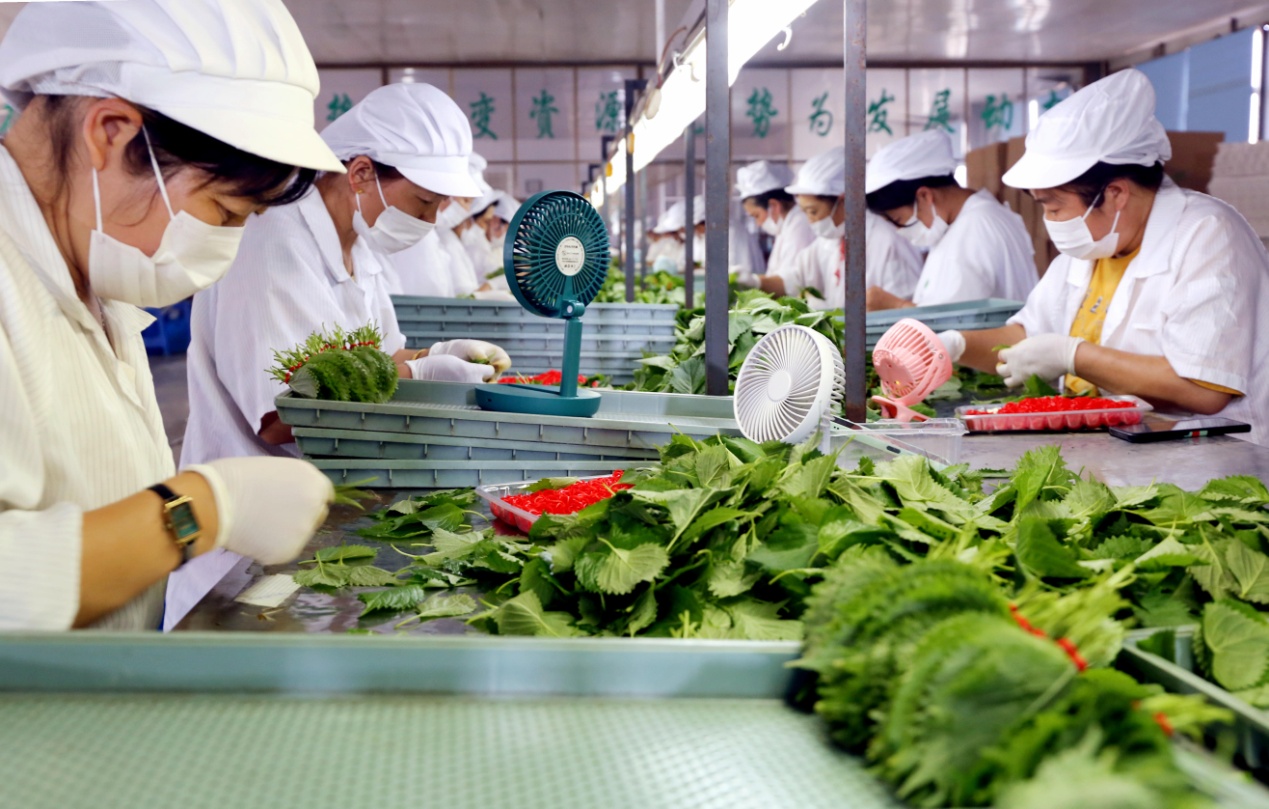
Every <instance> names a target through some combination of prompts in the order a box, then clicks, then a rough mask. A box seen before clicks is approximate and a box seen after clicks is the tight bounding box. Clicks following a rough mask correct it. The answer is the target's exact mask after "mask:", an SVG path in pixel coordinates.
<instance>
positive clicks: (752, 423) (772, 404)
mask: <svg viewBox="0 0 1269 809" xmlns="http://www.w3.org/2000/svg"><path fill="white" fill-rule="evenodd" d="M845 390H846V368H845V364H844V363H843V362H842V353H841V351H840V350H838V348H837V346H835V345H833V342H832V341H831V340H829V339H828V338H827V337H825V336H824V335H822V334H820V333H819V332H816V331H814V330H812V329H808V328H807V327H805V326H781V327H780V328H778V329H776V330H775V331H773V332H771V333H770V334H768V335H767V336H765V337H763V338H762V339H761V340H759V341H758V344H757V345H755V346H754V347H753V350H751V351H750V352H749V356H748V357H746V358H745V363H744V365H742V366H741V368H740V375H739V376H738V377H737V378H736V393H735V405H734V406H735V411H736V421H737V422H738V423H739V424H740V431H741V432H742V433H743V434H744V436H745V437H746V438H748V439H749V440H751V441H757V442H758V443H760V444H761V443H765V442H767V441H784V442H786V443H790V444H800V443H802V442H803V441H806V440H807V439H808V438H810V437H811V435H812V434H813V433H814V432H815V431H816V430H819V431H820V436H821V438H820V448H821V450H822V451H824V452H826V453H827V452H828V451H829V445H830V441H829V438H830V433H831V428H832V424H833V422H834V421H836V419H835V418H834V416H833V410H834V408H835V407H836V405H837V403H838V402H840V401H841V399H842V396H843V395H844V393H845ZM844 423H845V422H844Z"/></svg>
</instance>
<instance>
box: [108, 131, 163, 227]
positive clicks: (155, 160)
mask: <svg viewBox="0 0 1269 809" xmlns="http://www.w3.org/2000/svg"><path fill="white" fill-rule="evenodd" d="M141 134H142V136H144V137H145V148H146V149H148V150H149V152H150V165H151V166H153V167H154V176H155V177H156V178H157V179H158V181H159V193H160V194H162V195H163V204H164V205H166V206H167V215H168V218H169V219H175V218H176V214H175V213H174V212H173V211H172V200H170V199H168V196H167V183H165V182H163V172H162V171H159V159H158V158H157V157H155V156H154V145H153V144H152V143H150V133H149V132H147V131H146V129H145V127H144V126H142V127H141ZM93 177H94V179H96V175H95V174H94V175H93Z"/></svg>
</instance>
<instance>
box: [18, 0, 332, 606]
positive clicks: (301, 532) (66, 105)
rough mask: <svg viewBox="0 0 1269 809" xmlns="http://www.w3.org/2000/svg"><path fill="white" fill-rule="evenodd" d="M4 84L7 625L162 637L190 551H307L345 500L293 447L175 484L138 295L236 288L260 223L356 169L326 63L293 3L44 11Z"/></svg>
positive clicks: (157, 302)
mask: <svg viewBox="0 0 1269 809" xmlns="http://www.w3.org/2000/svg"><path fill="white" fill-rule="evenodd" d="M0 88H3V89H4V91H5V93H6V95H7V96H8V97H9V98H10V100H11V101H12V102H13V103H14V104H15V106H18V107H19V108H21V109H22V110H23V111H22V113H21V116H20V117H19V119H18V121H17V123H16V124H15V126H14V127H13V129H12V130H11V131H10V132H9V134H8V136H7V137H6V138H5V141H4V146H3V148H0V413H2V414H3V420H4V427H3V429H0V628H4V629H14V628H25V629H66V628H69V627H71V626H83V625H96V626H101V627H110V628H127V629H141V628H154V627H156V626H157V624H158V616H159V613H160V611H161V610H162V605H163V586H164V581H165V579H166V577H167V575H168V574H169V573H171V572H172V571H173V570H174V569H175V568H177V567H178V566H180V565H181V564H183V562H184V561H186V560H188V559H190V558H191V557H193V556H196V555H199V554H201V553H204V552H206V551H209V550H211V549H212V548H228V549H231V550H234V551H237V552H239V553H242V554H246V555H247V556H250V557H253V558H255V559H257V560H259V561H261V562H264V563H267V564H276V563H281V562H285V561H288V560H290V559H292V558H294V557H295V555H296V554H298V553H299V552H300V550H301V549H302V548H303V547H304V545H305V543H306V542H307V541H308V539H309V538H310V537H311V535H312V533H313V531H314V530H315V529H316V527H317V526H318V525H319V524H320V523H321V521H322V520H323V519H324V518H325V514H326V509H327V506H328V503H329V502H330V500H331V498H332V495H333V489H332V487H331V485H330V482H329V481H327V480H326V478H325V477H324V476H322V474H321V473H319V472H318V471H317V470H315V469H314V468H313V467H312V466H311V465H310V464H307V463H304V462H302V461H298V460H294V459H275V458H263V459H261V458H251V459H231V460H226V461H218V462H214V463H210V464H207V465H204V466H199V467H192V468H188V469H186V470H185V471H184V472H183V473H182V474H179V475H174V471H175V469H174V466H173V464H172V455H171V451H170V450H169V448H168V444H167V437H166V436H165V435H164V431H163V420H162V417H161V415H160V413H159V408H158V402H157V401H156V399H155V395H154V383H153V379H152V377H151V375H150V369H149V365H148V363H147V361H146V355H145V346H144V343H143V342H142V340H141V330H142V329H143V328H144V327H145V326H146V325H148V324H149V323H150V322H151V321H152V320H153V318H151V317H150V316H148V315H146V314H145V313H144V312H143V311H141V310H140V309H139V308H137V307H140V306H164V305H168V304H172V303H176V302H177V301H179V300H182V299H183V298H186V297H188V296H189V295H191V294H193V293H194V292H195V291H197V290H199V289H202V288H205V287H207V286H209V285H210V284H212V283H214V282H215V281H216V280H217V279H218V278H220V277H221V276H222V275H223V274H224V273H225V272H226V271H227V270H228V269H229V265H230V263H231V262H232V261H233V258H234V254H235V253H236V251H237V249H238V242H239V240H240V239H241V237H242V233H243V228H242V225H243V223H244V222H245V221H246V220H247V218H248V217H249V216H251V214H253V213H258V212H259V211H261V210H263V209H264V208H267V207H269V206H271V205H276V204H281V203H285V202H288V201H289V200H291V199H294V198H295V197H296V196H297V195H300V194H303V193H304V192H305V191H306V190H307V189H308V187H309V186H310V185H311V183H312V180H313V175H314V170H316V169H321V170H328V171H340V170H341V167H340V164H339V161H338V160H337V159H336V158H335V156H334V155H333V154H332V153H331V151H330V149H328V148H327V147H326V145H325V144H324V143H323V142H322V141H321V139H320V138H319V137H318V135H317V133H316V132H315V131H314V129H313V100H314V97H315V95H316V93H317V70H316V68H315V66H314V65H313V60H312V57H310V56H309V53H308V50H307V48H306V47H305V46H304V40H303V39H302V38H301V36H300V33H299V30H298V29H297V28H296V26H295V22H294V21H293V20H292V19H291V17H290V15H289V14H288V13H287V11H286V9H285V7H283V5H282V3H281V2H277V0H116V1H115V2H108V3H32V4H30V5H28V6H27V7H26V8H24V9H23V10H22V11H21V12H20V13H19V14H18V15H17V17H16V18H15V19H14V21H13V24H12V25H11V27H10V28H9V30H8V33H7V34H6V35H5V38H4V41H3V42H2V43H0ZM297 167H303V170H300V169H298V168H297ZM267 272H268V270H267V269H266V270H265V271H264V273H262V275H261V278H260V281H259V283H264V278H265V277H267ZM147 487H149V488H147Z"/></svg>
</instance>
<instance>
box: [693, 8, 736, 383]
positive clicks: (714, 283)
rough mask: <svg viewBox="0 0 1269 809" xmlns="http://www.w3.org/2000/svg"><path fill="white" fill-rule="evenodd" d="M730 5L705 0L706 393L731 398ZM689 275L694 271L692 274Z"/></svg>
mask: <svg viewBox="0 0 1269 809" xmlns="http://www.w3.org/2000/svg"><path fill="white" fill-rule="evenodd" d="M727 4H728V0H706V3H705V9H706V11H705V41H706V42H708V43H709V49H708V51H707V53H706V63H705V392H706V393H708V394H709V395H710V396H726V395H727V394H728V393H730V392H731V391H730V389H729V385H728V377H729V374H728V369H727V366H728V351H727V348H728V346H727V307H728V304H729V300H728V297H729V295H728V292H729V291H728V288H727V280H728V276H727V271H728V267H729V266H730V261H729V258H728V255H727V247H728V245H727V242H728V235H727V228H728V226H729V222H728V220H729V219H730V217H729V216H728V213H729V210H730V209H729V207H728V198H727V197H728V193H727V192H728V191H729V190H730V189H729V188H728V182H727V174H728V172H727V168H728V165H729V164H730V163H731V88H730V87H729V86H728V84H727V78H728V77H727ZM688 269H689V271H690V270H691V268H690V267H689V268H688Z"/></svg>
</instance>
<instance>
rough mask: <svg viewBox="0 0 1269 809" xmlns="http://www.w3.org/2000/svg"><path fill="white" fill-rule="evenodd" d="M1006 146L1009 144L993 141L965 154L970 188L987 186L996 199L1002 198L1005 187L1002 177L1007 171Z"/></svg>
mask: <svg viewBox="0 0 1269 809" xmlns="http://www.w3.org/2000/svg"><path fill="white" fill-rule="evenodd" d="M1006 147H1007V144H1004V143H993V144H992V145H990V146H984V147H982V148H981V149H975V150H973V151H972V152H969V153H968V154H966V155H965V169H966V174H967V177H968V180H969V187H970V188H975V189H978V188H985V189H987V191H989V192H991V194H992V196H994V197H995V198H996V199H1000V194H1001V191H1002V189H1003V188H1004V185H1003V184H1002V183H1001V182H1000V178H1001V177H1002V176H1004V173H1005V156H1006V152H1005V150H1006Z"/></svg>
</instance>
